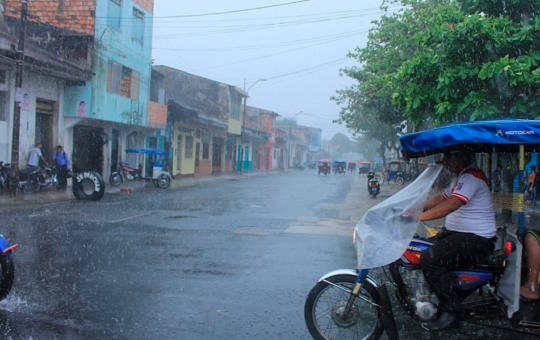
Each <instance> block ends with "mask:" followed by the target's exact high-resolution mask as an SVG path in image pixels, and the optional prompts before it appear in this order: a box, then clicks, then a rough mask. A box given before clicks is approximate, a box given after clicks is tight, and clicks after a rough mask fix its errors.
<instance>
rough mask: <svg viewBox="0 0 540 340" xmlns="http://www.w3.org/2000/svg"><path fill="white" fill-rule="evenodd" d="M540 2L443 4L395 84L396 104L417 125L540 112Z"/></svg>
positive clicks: (529, 115)
mask: <svg viewBox="0 0 540 340" xmlns="http://www.w3.org/2000/svg"><path fill="white" fill-rule="evenodd" d="M539 10H540V3H539V2H538V1H530V0H510V1H505V2H504V1H495V0H488V1H485V0H462V1H450V2H449V4H448V5H447V6H443V5H442V4H440V5H438V6H437V8H436V9H434V10H433V12H432V19H431V20H430V25H429V27H427V28H426V30H425V31H424V32H422V34H418V33H417V34H415V39H416V40H417V41H418V42H419V44H421V45H422V46H423V49H422V50H419V51H417V52H416V53H415V54H414V57H413V58H411V59H410V60H408V61H406V62H404V63H403V64H402V65H401V66H400V67H399V69H398V72H397V77H395V78H394V79H393V80H392V85H390V86H391V87H392V88H393V89H394V94H393V99H394V103H395V104H397V105H399V107H401V108H403V109H404V111H405V114H406V116H407V117H408V118H409V119H411V120H412V122H413V123H414V124H419V123H421V122H422V121H423V120H424V119H425V118H426V116H425V115H426V113H428V114H429V116H430V117H431V118H433V120H434V121H435V122H436V123H437V124H445V123H448V122H455V121H467V120H479V119H493V118H502V117H515V118H534V117H537V116H538V114H539V113H540V96H539V94H540V93H539V90H540V68H539V63H540V17H539V16H538V13H539Z"/></svg>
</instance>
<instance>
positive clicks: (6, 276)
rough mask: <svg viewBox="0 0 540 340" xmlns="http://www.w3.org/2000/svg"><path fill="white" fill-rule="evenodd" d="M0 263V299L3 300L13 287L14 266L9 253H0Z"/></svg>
mask: <svg viewBox="0 0 540 340" xmlns="http://www.w3.org/2000/svg"><path fill="white" fill-rule="evenodd" d="M0 265H1V266H2V278H1V279H0V301H1V300H4V299H5V298H6V296H8V294H9V292H10V291H11V287H13V280H14V279H15V267H14V265H13V259H12V258H11V255H1V256H0Z"/></svg>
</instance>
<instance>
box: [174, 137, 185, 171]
mask: <svg viewBox="0 0 540 340" xmlns="http://www.w3.org/2000/svg"><path fill="white" fill-rule="evenodd" d="M182 137H183V136H182V135H178V137H177V138H176V150H175V152H176V174H177V175H179V174H180V169H181V167H180V165H181V163H182Z"/></svg>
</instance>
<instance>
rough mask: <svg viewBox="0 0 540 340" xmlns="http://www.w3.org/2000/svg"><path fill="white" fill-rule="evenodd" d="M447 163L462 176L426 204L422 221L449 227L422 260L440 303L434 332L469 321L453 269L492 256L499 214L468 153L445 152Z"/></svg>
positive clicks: (424, 269) (432, 324)
mask: <svg viewBox="0 0 540 340" xmlns="http://www.w3.org/2000/svg"><path fill="white" fill-rule="evenodd" d="M444 163H445V164H446V166H447V167H448V170H449V171H450V172H451V173H454V174H458V176H457V178H455V179H454V180H453V181H452V182H451V183H450V185H449V186H448V188H446V190H445V191H444V192H443V193H442V195H439V196H436V197H434V198H432V199H430V200H429V201H427V202H426V203H425V204H424V212H423V213H422V215H421V217H420V220H421V221H430V220H435V219H438V218H442V217H445V216H446V225H445V228H443V230H442V232H441V233H439V234H438V235H437V241H436V243H435V244H434V245H433V246H432V247H430V248H428V249H427V250H426V251H425V252H424V253H423V254H422V257H421V258H420V267H421V269H422V272H423V273H424V275H425V277H426V280H427V281H428V282H429V284H430V285H431V288H432V289H433V291H434V292H435V294H436V295H437V297H438V298H439V308H440V309H441V310H442V312H443V313H442V314H441V315H440V317H439V318H438V319H437V320H435V321H433V322H431V323H429V324H427V325H424V328H426V329H428V330H430V331H442V330H446V329H449V328H452V327H453V326H458V322H459V320H460V319H462V318H464V317H465V311H464V309H463V306H461V304H460V302H459V299H458V296H457V294H456V293H455V292H454V291H453V290H452V288H451V280H450V276H449V273H448V272H449V269H448V268H449V267H453V266H456V265H458V266H466V265H468V264H471V263H472V262H474V260H475V259H476V258H485V257H487V256H488V255H489V254H490V253H491V252H492V251H493V249H494V247H495V241H496V237H495V235H496V233H497V230H496V226H495V210H494V208H493V202H492V200H491V193H490V190H489V186H488V181H487V178H486V175H485V174H484V173H483V172H482V170H480V169H479V168H478V167H477V166H476V165H475V164H474V158H473V154H471V153H469V152H462V151H458V152H452V153H446V154H445V158H444Z"/></svg>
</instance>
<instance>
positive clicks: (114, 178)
mask: <svg viewBox="0 0 540 340" xmlns="http://www.w3.org/2000/svg"><path fill="white" fill-rule="evenodd" d="M122 182H123V179H122V175H120V174H119V173H118V172H113V173H112V174H111V176H110V177H109V183H111V185H114V186H116V185H120V184H121V183H122Z"/></svg>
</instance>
